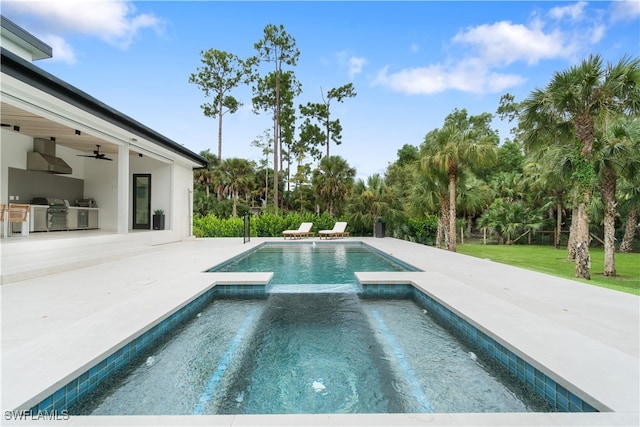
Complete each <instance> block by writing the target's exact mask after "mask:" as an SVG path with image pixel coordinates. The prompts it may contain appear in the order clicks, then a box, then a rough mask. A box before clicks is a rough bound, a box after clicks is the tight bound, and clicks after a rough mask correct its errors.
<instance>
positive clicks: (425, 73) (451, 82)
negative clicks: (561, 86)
mask: <svg viewBox="0 0 640 427" xmlns="http://www.w3.org/2000/svg"><path fill="white" fill-rule="evenodd" d="M525 81H526V79H524V78H523V77H521V76H518V75H515V74H502V73H497V72H491V71H490V70H489V69H488V68H487V67H485V66H484V65H483V64H481V63H479V62H478V61H477V60H473V59H470V60H467V61H462V62H460V63H458V64H456V65H452V66H447V65H442V64H434V65H429V66H427V67H416V68H409V69H404V70H400V71H398V72H396V73H391V74H390V73H389V67H385V68H383V69H382V70H380V71H379V72H378V74H377V76H376V78H375V80H374V84H377V85H381V86H387V87H389V88H391V89H392V90H393V91H395V92H399V93H403V94H406V95H432V94H436V93H441V92H444V91H446V90H450V89H454V90H459V91H461V92H467V93H475V94H481V93H487V92H490V93H497V92H501V91H504V90H505V89H508V88H510V87H514V86H518V85H521V84H523V83H524V82H525Z"/></svg>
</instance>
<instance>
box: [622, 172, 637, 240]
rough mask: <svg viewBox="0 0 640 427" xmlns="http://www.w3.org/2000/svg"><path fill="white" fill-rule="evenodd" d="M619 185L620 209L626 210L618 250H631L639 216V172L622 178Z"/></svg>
mask: <svg viewBox="0 0 640 427" xmlns="http://www.w3.org/2000/svg"><path fill="white" fill-rule="evenodd" d="M620 187H621V191H620V193H621V197H620V199H621V200H620V210H621V211H622V212H626V215H625V217H626V220H625V228H624V236H623V237H622V242H621V243H620V252H631V249H632V247H631V246H632V242H633V238H634V236H635V233H636V229H637V228H638V217H640V215H639V214H640V174H638V175H636V176H635V177H633V178H632V179H628V180H626V179H623V180H622V183H621V185H620Z"/></svg>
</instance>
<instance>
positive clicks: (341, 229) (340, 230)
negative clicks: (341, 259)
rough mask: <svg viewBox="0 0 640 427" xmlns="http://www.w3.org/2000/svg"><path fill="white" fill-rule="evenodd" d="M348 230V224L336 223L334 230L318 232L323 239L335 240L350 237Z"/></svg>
mask: <svg viewBox="0 0 640 427" xmlns="http://www.w3.org/2000/svg"><path fill="white" fill-rule="evenodd" d="M346 229H347V223H346V222H336V224H335V225H334V226H333V230H320V231H319V232H318V237H320V238H321V239H322V238H323V237H324V238H326V239H333V238H338V237H349V232H348V231H345V230H346Z"/></svg>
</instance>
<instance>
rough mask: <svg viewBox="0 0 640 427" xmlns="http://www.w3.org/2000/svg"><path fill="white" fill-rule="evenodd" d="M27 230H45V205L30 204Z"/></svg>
mask: <svg viewBox="0 0 640 427" xmlns="http://www.w3.org/2000/svg"><path fill="white" fill-rule="evenodd" d="M29 218H30V222H31V223H30V224H29V231H47V206H35V205H31V213H30V217H29Z"/></svg>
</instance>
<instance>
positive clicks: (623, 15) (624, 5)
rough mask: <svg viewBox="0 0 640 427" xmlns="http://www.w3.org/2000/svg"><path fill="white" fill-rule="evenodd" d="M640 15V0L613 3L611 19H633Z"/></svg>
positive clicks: (615, 20)
mask: <svg viewBox="0 0 640 427" xmlns="http://www.w3.org/2000/svg"><path fill="white" fill-rule="evenodd" d="M639 16H640V1H638V0H624V1H614V2H612V3H611V20H612V21H613V22H617V21H631V20H633V19H636V18H638V17H639Z"/></svg>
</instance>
